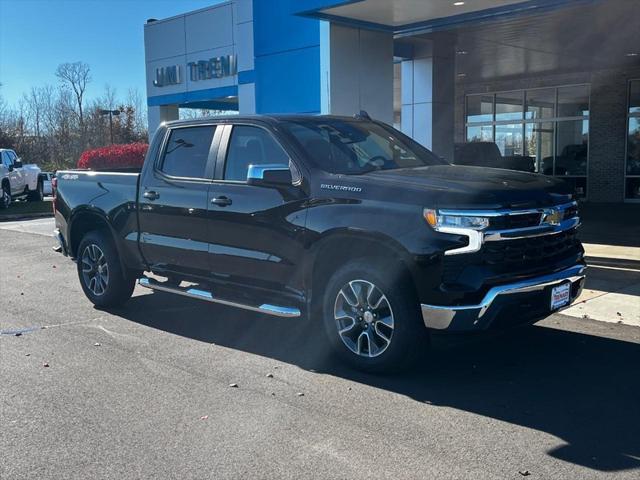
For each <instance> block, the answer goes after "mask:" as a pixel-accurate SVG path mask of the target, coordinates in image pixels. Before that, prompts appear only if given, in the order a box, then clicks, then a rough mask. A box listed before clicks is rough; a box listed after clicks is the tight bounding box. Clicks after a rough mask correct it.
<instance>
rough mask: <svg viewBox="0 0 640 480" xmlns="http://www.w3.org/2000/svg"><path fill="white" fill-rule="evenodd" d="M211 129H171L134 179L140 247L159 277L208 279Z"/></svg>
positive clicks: (212, 156) (213, 138) (213, 134)
mask: <svg viewBox="0 0 640 480" xmlns="http://www.w3.org/2000/svg"><path fill="white" fill-rule="evenodd" d="M216 130H217V128H216V125H196V126H186V127H182V126H177V127H173V128H170V129H169V130H168V131H167V132H166V134H165V137H164V138H165V140H164V146H163V147H162V149H161V151H160V153H159V155H158V158H157V160H156V162H155V165H153V168H151V166H150V167H149V168H146V170H145V173H144V175H143V177H142V178H141V179H140V188H139V199H138V200H139V205H140V210H139V222H140V248H141V251H142V255H143V257H144V259H145V261H146V263H147V264H148V265H149V266H150V267H151V269H152V270H153V271H154V272H156V273H160V274H167V276H171V274H172V273H176V274H178V276H185V275H186V276H198V277H206V276H207V275H208V268H207V265H208V263H207V262H208V235H207V234H208V224H207V208H208V204H209V202H208V192H209V186H210V185H211V179H212V178H213V170H214V165H215V153H216V149H217V138H218V137H219V135H216Z"/></svg>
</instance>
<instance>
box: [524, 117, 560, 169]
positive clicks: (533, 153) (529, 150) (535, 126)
mask: <svg viewBox="0 0 640 480" xmlns="http://www.w3.org/2000/svg"><path fill="white" fill-rule="evenodd" d="M524 153H525V155H526V156H528V157H532V158H534V159H535V165H536V172H538V173H544V174H545V175H552V174H553V123H551V122H549V123H527V124H526V125H525V127H524Z"/></svg>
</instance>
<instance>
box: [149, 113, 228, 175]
mask: <svg viewBox="0 0 640 480" xmlns="http://www.w3.org/2000/svg"><path fill="white" fill-rule="evenodd" d="M215 129H216V127H215V126H212V125H208V126H204V127H187V128H175V129H173V130H171V133H170V135H169V141H168V142H167V146H166V148H165V152H164V158H163V160H162V168H161V170H162V171H163V172H164V173H166V174H167V175H171V176H174V177H190V178H205V170H206V167H207V160H208V159H209V149H210V148H211V140H212V139H213V133H214V132H215Z"/></svg>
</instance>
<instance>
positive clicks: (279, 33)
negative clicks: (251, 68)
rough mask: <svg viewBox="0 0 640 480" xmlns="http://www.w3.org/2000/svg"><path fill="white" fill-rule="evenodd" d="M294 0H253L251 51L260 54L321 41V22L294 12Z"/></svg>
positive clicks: (303, 46) (293, 48)
mask: <svg viewBox="0 0 640 480" xmlns="http://www.w3.org/2000/svg"><path fill="white" fill-rule="evenodd" d="M298 7H299V5H298V2H297V1H296V0H269V1H265V0H254V2H253V42H254V55H255V56H256V57H260V56H263V55H270V54H272V53H279V52H283V51H286V50H295V49H298V48H305V47H312V46H315V45H319V43H320V22H319V21H318V20H317V19H315V18H306V17H301V16H298V15H296V13H297V11H298V10H299V8H298Z"/></svg>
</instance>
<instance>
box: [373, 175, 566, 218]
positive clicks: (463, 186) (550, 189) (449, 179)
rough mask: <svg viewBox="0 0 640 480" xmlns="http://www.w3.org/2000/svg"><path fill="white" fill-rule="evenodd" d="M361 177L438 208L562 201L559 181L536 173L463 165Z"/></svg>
mask: <svg viewBox="0 0 640 480" xmlns="http://www.w3.org/2000/svg"><path fill="white" fill-rule="evenodd" d="M363 177H366V178H367V180H369V181H371V182H375V183H378V182H379V183H380V184H381V185H388V186H391V185H396V186H398V187H400V188H403V189H405V190H407V191H410V192H411V194H413V195H419V196H420V197H422V196H425V197H430V198H424V199H423V202H424V201H427V202H429V204H430V205H433V206H434V207H436V206H437V207H438V208H465V207H466V208H532V207H544V206H549V205H557V204H559V203H565V202H567V201H569V200H570V199H571V194H570V189H569V187H568V186H567V185H566V184H565V182H563V181H562V180H559V179H556V178H553V177H547V176H545V175H538V174H535V173H526V172H517V171H513V170H504V169H499V168H485V167H470V166H462V165H434V166H430V167H419V168H405V169H395V170H378V171H375V172H370V173H367V174H365V175H363Z"/></svg>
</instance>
